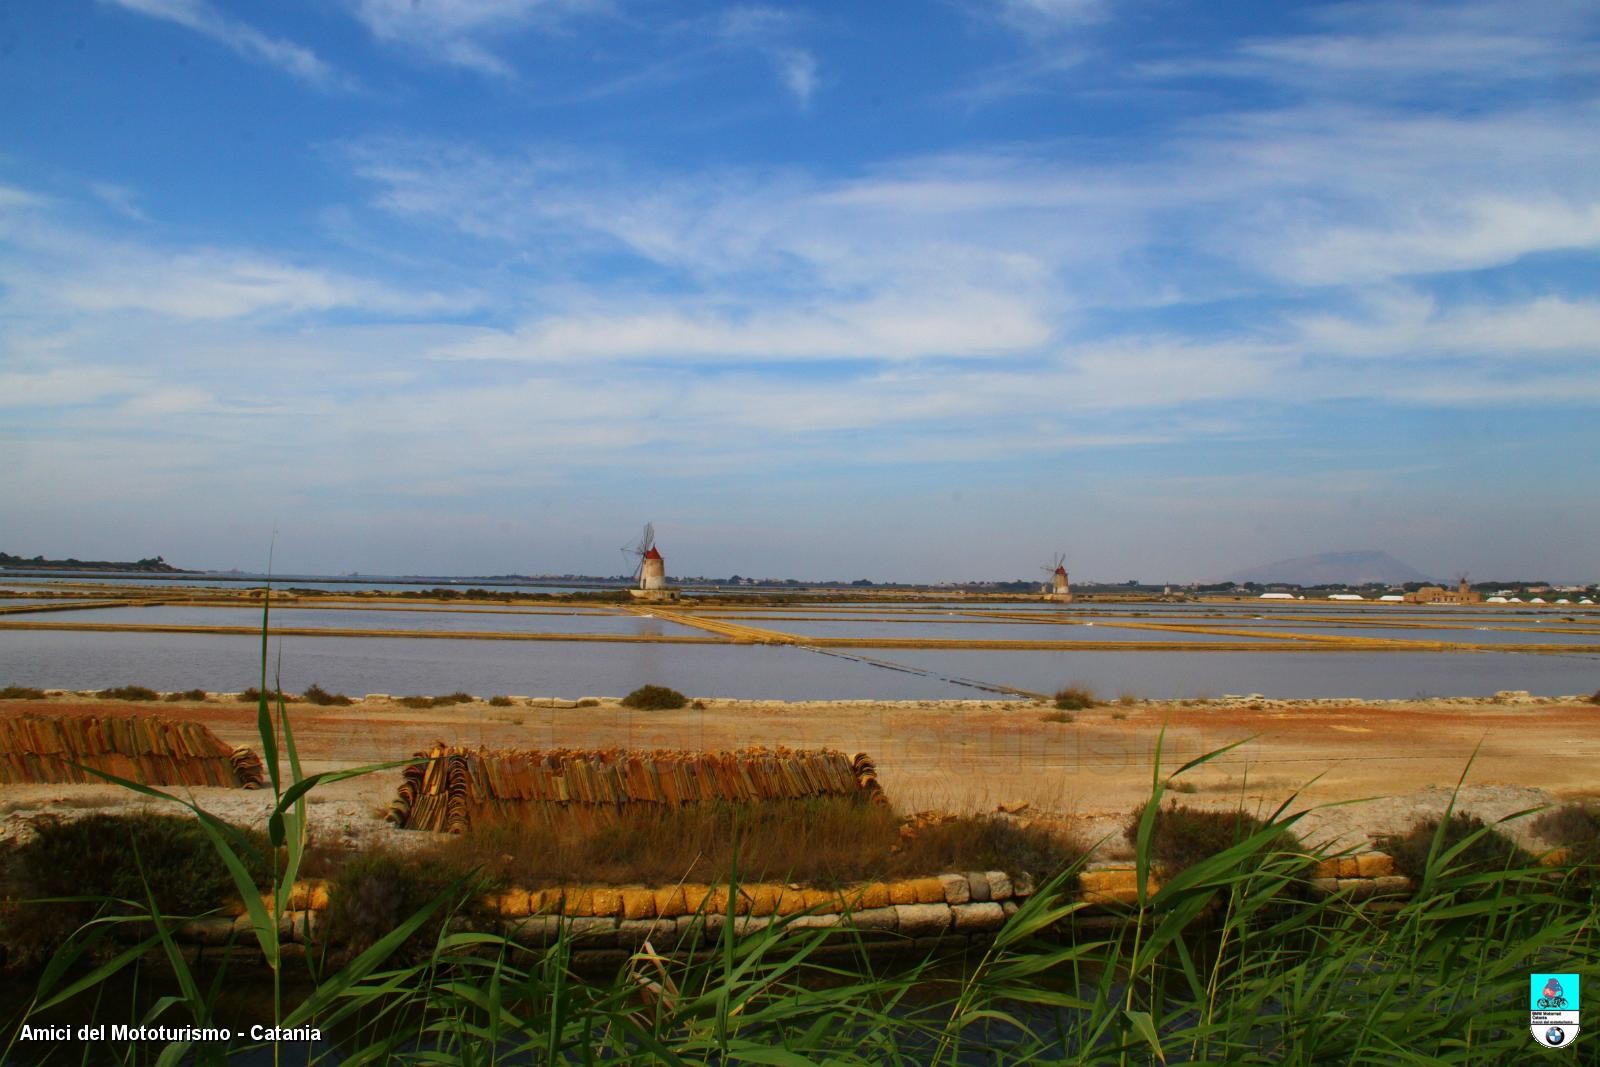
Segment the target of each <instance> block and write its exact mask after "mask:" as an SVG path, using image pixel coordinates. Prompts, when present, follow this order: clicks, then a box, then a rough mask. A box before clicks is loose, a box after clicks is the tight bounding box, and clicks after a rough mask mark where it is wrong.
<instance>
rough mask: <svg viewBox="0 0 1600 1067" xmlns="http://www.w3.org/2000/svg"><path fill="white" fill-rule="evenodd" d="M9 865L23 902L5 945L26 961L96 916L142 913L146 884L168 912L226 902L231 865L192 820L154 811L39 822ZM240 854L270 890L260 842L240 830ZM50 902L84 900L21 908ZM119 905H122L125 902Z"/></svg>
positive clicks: (231, 893) (197, 910) (195, 911)
mask: <svg viewBox="0 0 1600 1067" xmlns="http://www.w3.org/2000/svg"><path fill="white" fill-rule="evenodd" d="M33 830H34V835H33V836H32V837H31V838H29V839H28V840H27V841H25V842H24V843H23V844H21V845H19V846H18V847H17V848H16V849H15V851H14V854H13V856H12V857H11V859H12V863H11V864H10V865H9V866H10V868H11V871H12V873H13V876H14V878H15V889H16V896H17V898H18V899H19V900H22V901H23V903H21V904H19V905H18V906H17V909H16V910H15V911H14V912H13V913H12V914H11V915H10V916H9V917H8V919H7V922H6V927H7V929H6V931H5V940H6V942H7V943H8V944H9V945H10V946H11V947H13V948H15V949H17V950H18V952H19V954H20V955H21V957H22V958H23V959H24V960H33V959H43V958H44V957H46V956H48V955H49V954H50V953H52V952H54V951H55V950H56V948H58V947H59V946H60V945H61V944H62V943H64V942H65V940H66V938H67V937H68V936H70V935H71V934H72V932H73V931H74V930H76V929H77V928H78V927H79V926H81V925H82V924H83V923H85V922H87V921H88V920H89V919H91V918H92V917H93V916H94V915H95V914H96V912H98V911H100V910H101V909H102V908H104V909H105V910H107V911H110V912H112V913H115V914H123V915H128V914H140V913H146V912H147V910H148V906H147V904H146V897H145V892H146V887H148V888H149V893H150V896H151V897H153V898H154V900H155V903H156V906H157V907H158V908H160V909H161V911H162V913H163V914H165V915H174V916H193V915H200V914H204V913H205V912H208V911H211V910H213V909H215V908H217V907H219V906H221V905H223V904H224V903H226V902H227V901H229V900H231V899H233V898H234V897H235V896H236V894H237V890H236V889H235V886H234V882H233V878H232V876H231V875H230V874H229V873H228V868H227V867H226V866H225V865H224V864H223V861H222V859H221V857H219V856H218V854H217V850H216V847H215V846H214V845H213V844H212V842H211V839H210V837H208V836H207V835H206V832H205V831H204V830H203V829H202V828H201V827H200V824H199V823H198V822H197V821H196V820H195V819H192V818H189V817H188V816H183V815H164V814H156V813H153V812H131V813H128V812H123V813H112V812H93V813H90V814H87V815H84V816H83V817H81V818H78V819H62V818H59V817H57V816H43V817H40V818H38V819H35V820H34V821H33ZM244 833H245V836H246V839H247V840H248V841H249V842H250V843H251V845H252V847H251V848H250V849H248V850H246V851H245V852H244V853H243V858H244V859H245V861H246V868H247V870H249V871H250V873H251V875H252V876H253V877H254V879H255V882H256V884H257V885H258V886H265V885H267V884H268V880H269V876H270V871H269V859H270V856H269V852H268V846H267V840H266V836H265V835H264V834H262V833H260V832H258V831H244ZM50 897H89V898H96V899H95V900H93V901H88V902H70V903H49V904H45V903H39V904H31V903H27V901H28V900H31V899H38V898H50ZM124 902H126V903H124Z"/></svg>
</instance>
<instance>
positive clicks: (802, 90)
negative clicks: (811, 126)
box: [772, 48, 817, 109]
mask: <svg viewBox="0 0 1600 1067" xmlns="http://www.w3.org/2000/svg"><path fill="white" fill-rule="evenodd" d="M772 59H773V64H774V65H775V66H776V67H777V69H778V80H779V81H781V82H783V87H784V88H785V89H787V90H789V94H790V95H791V96H793V97H794V99H795V102H796V103H797V104H799V105H800V107H801V108H802V109H804V108H806V107H809V106H810V105H811V94H812V93H814V92H816V91H817V58H816V56H813V55H812V54H811V53H810V52H808V51H806V50H805V49H803V48H780V49H778V51H776V52H775V53H773V57H772Z"/></svg>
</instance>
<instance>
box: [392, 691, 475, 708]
mask: <svg viewBox="0 0 1600 1067" xmlns="http://www.w3.org/2000/svg"><path fill="white" fill-rule="evenodd" d="M473 699H474V697H473V696H472V694H471V693H448V694H446V695H444V696H437V697H424V696H409V697H395V698H394V702H395V703H396V704H399V705H400V706H401V707H406V708H447V707H449V706H451V705H452V704H470V703H472V701H473Z"/></svg>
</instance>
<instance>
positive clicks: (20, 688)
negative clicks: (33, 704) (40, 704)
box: [0, 685, 44, 700]
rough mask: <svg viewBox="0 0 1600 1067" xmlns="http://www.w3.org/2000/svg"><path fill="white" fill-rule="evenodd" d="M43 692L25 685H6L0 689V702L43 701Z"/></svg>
mask: <svg viewBox="0 0 1600 1067" xmlns="http://www.w3.org/2000/svg"><path fill="white" fill-rule="evenodd" d="M43 699H44V690H43V689H34V688H32V687H30V686H26V685H8V686H6V687H5V688H4V689H0V700H43Z"/></svg>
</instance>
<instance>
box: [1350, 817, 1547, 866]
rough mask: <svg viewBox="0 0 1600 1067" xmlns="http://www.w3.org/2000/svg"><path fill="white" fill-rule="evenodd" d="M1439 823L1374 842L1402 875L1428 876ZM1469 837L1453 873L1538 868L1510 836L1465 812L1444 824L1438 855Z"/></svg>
mask: <svg viewBox="0 0 1600 1067" xmlns="http://www.w3.org/2000/svg"><path fill="white" fill-rule="evenodd" d="M1440 821H1441V820H1440V819H1438V818H1437V817H1428V818H1422V819H1418V820H1417V821H1416V822H1414V823H1412V824H1411V829H1409V830H1407V831H1406V832H1405V833H1401V834H1386V835H1383V836H1380V837H1378V838H1376V839H1375V843H1376V844H1377V846H1378V847H1379V848H1380V849H1382V850H1383V851H1385V852H1387V853H1388V854H1389V855H1391V856H1393V857H1394V865H1395V866H1396V867H1397V868H1399V870H1400V872H1401V873H1402V874H1408V875H1410V876H1411V877H1412V878H1421V877H1423V876H1424V875H1425V874H1426V873H1427V870H1428V856H1429V854H1430V853H1431V852H1432V850H1433V841H1434V835H1435V834H1437V833H1438V830H1439V823H1440ZM1474 835H1476V836H1474ZM1468 838H1473V840H1472V843H1471V844H1469V845H1468V846H1467V847H1466V848H1465V849H1464V850H1462V852H1461V853H1460V854H1459V855H1457V856H1455V857H1454V858H1453V859H1452V860H1451V861H1450V864H1449V869H1450V871H1451V873H1452V874H1484V873H1489V872H1492V871H1504V870H1508V869H1512V868H1521V867H1532V866H1535V865H1536V861H1535V860H1534V858H1533V857H1532V856H1530V855H1529V854H1528V853H1527V852H1525V851H1523V849H1522V848H1521V847H1520V846H1519V845H1518V844H1517V843H1516V842H1515V841H1513V840H1512V839H1511V838H1510V837H1509V836H1507V835H1506V834H1504V833H1502V832H1501V831H1499V830H1496V829H1493V828H1492V827H1490V826H1488V825H1487V824H1486V823H1485V822H1484V821H1483V820H1482V819H1480V818H1478V817H1477V816H1476V815H1469V814H1467V813H1466V812H1464V811H1458V812H1454V813H1453V814H1451V816H1450V821H1449V822H1448V823H1446V824H1445V828H1444V838H1443V840H1442V841H1441V842H1440V845H1439V854H1440V855H1442V854H1443V853H1445V852H1446V851H1448V850H1450V849H1452V848H1454V847H1455V846H1456V845H1458V844H1460V843H1461V842H1463V841H1466V840H1467V839H1468Z"/></svg>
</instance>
